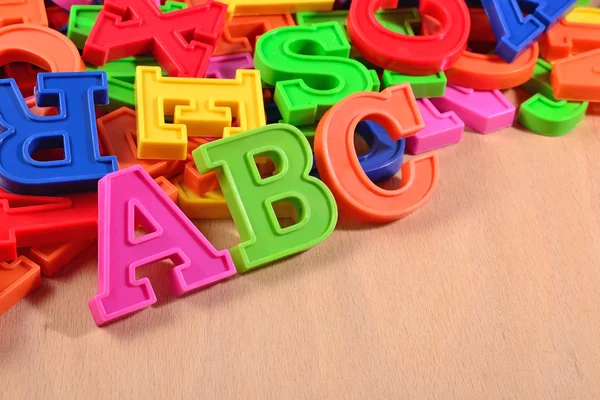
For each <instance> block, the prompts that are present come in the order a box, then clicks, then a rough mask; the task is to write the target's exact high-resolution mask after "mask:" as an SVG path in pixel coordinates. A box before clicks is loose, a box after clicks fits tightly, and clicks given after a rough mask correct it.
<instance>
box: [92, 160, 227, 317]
mask: <svg viewBox="0 0 600 400" xmlns="http://www.w3.org/2000/svg"><path fill="white" fill-rule="evenodd" d="M98 200H99V206H98V209H99V212H98V222H99V223H98V227H99V230H98V293H99V294H98V295H97V296H96V297H94V298H93V299H91V300H90V301H89V306H90V310H91V312H92V315H93V317H94V321H96V324H97V325H103V324H105V323H107V322H110V321H112V320H115V319H117V318H121V317H124V316H126V315H129V314H131V313H134V312H137V311H140V310H142V309H144V308H146V307H149V306H150V305H151V304H154V303H155V302H156V295H155V294H154V291H153V290H152V286H151V285H150V281H149V280H148V279H147V278H143V279H139V280H138V279H136V277H135V271H136V269H137V268H138V267H142V266H144V265H147V264H149V263H152V262H155V261H159V260H162V259H166V258H168V259H170V260H171V261H173V263H174V264H175V268H173V269H171V270H169V274H168V278H169V281H170V283H171V287H172V289H173V291H174V292H175V294H177V295H181V294H184V293H188V292H190V291H192V290H194V289H198V288H201V287H204V286H207V285H211V284H213V283H215V282H218V281H220V280H222V279H225V278H228V277H230V276H232V275H234V274H235V273H236V270H235V267H234V265H233V261H232V260H231V256H230V255H229V251H227V250H221V251H217V250H215V248H214V247H213V246H212V244H211V243H210V242H209V241H208V240H207V239H206V238H205V237H204V236H203V235H202V233H200V231H198V229H197V228H196V226H195V225H194V224H193V223H192V222H191V221H190V220H189V219H188V218H187V217H186V216H185V215H184V214H183V212H181V210H179V209H178V208H177V206H176V205H175V204H174V203H173V202H172V201H171V200H170V199H169V198H168V197H167V195H166V194H165V193H164V192H163V191H162V190H161V189H160V188H159V187H158V185H157V184H156V183H155V182H154V181H153V180H152V178H151V177H150V176H149V175H148V173H147V172H146V171H144V169H143V168H142V167H141V166H139V165H137V166H134V167H131V168H127V169H124V170H121V171H118V172H114V173H112V174H109V175H107V176H106V177H104V178H102V179H101V180H100V182H99V183H98ZM136 217H137V218H139V222H140V224H141V226H142V227H143V228H144V229H145V230H146V232H148V233H147V234H146V235H145V236H141V237H136V236H135V225H136V224H135V222H136V221H135V220H136Z"/></svg>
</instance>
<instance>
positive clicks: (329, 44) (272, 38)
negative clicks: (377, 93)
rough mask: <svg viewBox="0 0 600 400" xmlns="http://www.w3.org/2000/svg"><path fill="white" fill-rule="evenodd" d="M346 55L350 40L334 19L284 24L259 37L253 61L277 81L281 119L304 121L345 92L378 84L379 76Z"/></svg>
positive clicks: (264, 76) (317, 115)
mask: <svg viewBox="0 0 600 400" xmlns="http://www.w3.org/2000/svg"><path fill="white" fill-rule="evenodd" d="M349 55H350V44H349V43H348V40H347V39H346V37H345V35H344V32H343V31H342V28H341V27H340V26H339V24H338V23H336V22H324V23H322V24H315V25H311V26H288V27H283V28H278V29H274V30H272V31H270V32H267V33H265V34H264V35H262V36H261V37H260V39H259V41H258V43H257V44H256V52H255V53H254V66H255V68H256V69H258V70H259V71H260V72H261V77H262V79H263V81H264V82H266V83H268V84H270V85H275V104H277V107H278V108H279V110H280V111H281V115H282V116H283V120H284V121H285V122H286V123H289V124H292V125H308V124H312V123H314V122H315V121H318V120H319V119H320V118H321V117H322V116H323V114H324V113H325V112H326V111H327V110H328V109H329V108H330V107H331V106H333V105H334V104H335V103H337V102H338V101H340V100H342V99H343V98H344V97H346V96H348V95H350V94H352V93H356V92H361V91H369V90H377V88H378V87H379V80H378V79H374V78H373V74H372V73H371V72H370V71H369V70H368V69H367V68H366V67H365V66H364V65H362V64H361V63H359V62H358V61H355V60H351V59H349V58H348V57H349Z"/></svg>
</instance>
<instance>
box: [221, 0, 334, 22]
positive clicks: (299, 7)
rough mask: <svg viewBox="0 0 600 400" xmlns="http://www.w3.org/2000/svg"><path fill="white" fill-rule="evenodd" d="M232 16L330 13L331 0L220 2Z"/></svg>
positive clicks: (246, 0) (229, 15)
mask: <svg viewBox="0 0 600 400" xmlns="http://www.w3.org/2000/svg"><path fill="white" fill-rule="evenodd" d="M222 2H223V3H225V4H227V5H229V7H228V9H227V15H228V18H229V19H231V17H233V16H234V15H263V14H286V13H292V14H293V13H297V12H300V11H331V9H332V8H333V0H222Z"/></svg>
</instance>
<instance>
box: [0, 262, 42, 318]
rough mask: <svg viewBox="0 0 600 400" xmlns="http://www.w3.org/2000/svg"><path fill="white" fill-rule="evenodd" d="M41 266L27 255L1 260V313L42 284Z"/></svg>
mask: <svg viewBox="0 0 600 400" xmlns="http://www.w3.org/2000/svg"><path fill="white" fill-rule="evenodd" d="M41 282H42V279H41V277H40V267H39V266H38V265H37V264H36V263H34V262H33V261H31V260H29V259H27V258H26V257H23V256H20V257H19V258H17V259H16V260H15V261H13V262H10V263H6V262H0V315H2V314H4V313H5V312H6V311H8V309H9V308H11V307H12V306H14V305H15V304H17V303H18V302H19V301H21V299H23V298H24V297H25V296H27V295H28V294H29V293H31V292H32V291H34V290H35V289H37V288H38V287H39V286H40V283H41Z"/></svg>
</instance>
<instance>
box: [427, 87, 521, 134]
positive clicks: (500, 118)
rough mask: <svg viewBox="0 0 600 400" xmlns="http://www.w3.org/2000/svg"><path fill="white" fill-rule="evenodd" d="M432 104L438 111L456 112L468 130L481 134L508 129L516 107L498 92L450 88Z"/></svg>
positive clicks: (512, 120)
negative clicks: (471, 129)
mask: <svg viewBox="0 0 600 400" xmlns="http://www.w3.org/2000/svg"><path fill="white" fill-rule="evenodd" d="M430 100H431V102H432V103H433V105H434V106H435V107H436V108H437V109H438V110H439V111H441V112H448V111H454V112H455V113H456V115H457V116H458V117H459V118H460V119H461V120H462V121H463V122H464V123H465V125H466V126H468V127H470V128H473V129H475V130H476V131H478V132H480V133H490V132H494V131H497V130H500V129H502V128H506V127H509V126H511V125H512V124H513V122H514V119H515V111H516V110H515V106H514V105H513V104H512V103H511V102H510V101H508V99H507V98H506V97H505V96H504V95H503V94H502V92H500V91H499V90H491V91H486V90H473V89H470V88H464V87H461V86H453V85H448V87H447V88H446V94H445V95H444V97H437V98H432V99H430Z"/></svg>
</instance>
